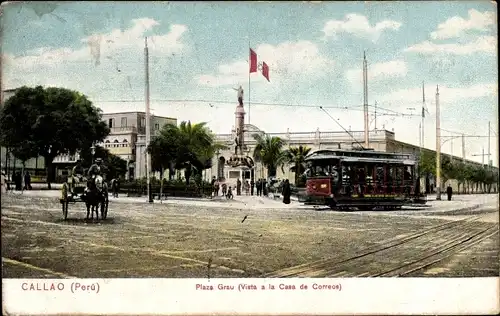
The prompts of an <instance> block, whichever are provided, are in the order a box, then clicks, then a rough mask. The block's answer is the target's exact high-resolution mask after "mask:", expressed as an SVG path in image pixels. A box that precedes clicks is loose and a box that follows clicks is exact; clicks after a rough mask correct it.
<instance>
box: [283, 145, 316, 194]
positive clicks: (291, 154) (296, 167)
mask: <svg viewBox="0 0 500 316" xmlns="http://www.w3.org/2000/svg"><path fill="white" fill-rule="evenodd" d="M310 151H311V148H309V147H306V146H302V145H300V146H299V147H291V148H289V149H288V150H287V151H286V157H287V162H288V163H289V164H292V165H293V166H292V167H291V168H290V171H293V172H295V185H296V186H299V179H300V176H301V175H302V174H303V173H304V171H305V170H306V166H305V159H306V156H307V155H308V154H309V152H310Z"/></svg>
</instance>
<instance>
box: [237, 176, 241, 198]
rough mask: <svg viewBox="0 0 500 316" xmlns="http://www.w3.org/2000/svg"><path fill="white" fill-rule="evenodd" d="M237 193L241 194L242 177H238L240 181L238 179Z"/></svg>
mask: <svg viewBox="0 0 500 316" xmlns="http://www.w3.org/2000/svg"><path fill="white" fill-rule="evenodd" d="M236 195H241V181H240V179H238V181H236Z"/></svg>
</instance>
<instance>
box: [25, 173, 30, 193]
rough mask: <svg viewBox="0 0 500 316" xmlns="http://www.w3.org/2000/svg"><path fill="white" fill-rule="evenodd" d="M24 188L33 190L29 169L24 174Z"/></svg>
mask: <svg viewBox="0 0 500 316" xmlns="http://www.w3.org/2000/svg"><path fill="white" fill-rule="evenodd" d="M24 189H25V190H31V175H30V173H29V171H26V173H25V174H24Z"/></svg>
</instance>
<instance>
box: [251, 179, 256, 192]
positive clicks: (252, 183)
mask: <svg viewBox="0 0 500 316" xmlns="http://www.w3.org/2000/svg"><path fill="white" fill-rule="evenodd" d="M254 185H255V182H253V178H252V179H251V180H250V195H253V186H254Z"/></svg>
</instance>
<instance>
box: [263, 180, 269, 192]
mask: <svg viewBox="0 0 500 316" xmlns="http://www.w3.org/2000/svg"><path fill="white" fill-rule="evenodd" d="M262 193H263V194H264V196H268V193H269V192H268V187H267V180H266V179H263V180H262Z"/></svg>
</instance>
